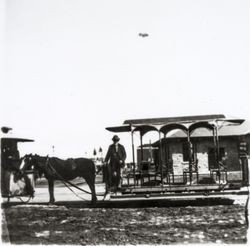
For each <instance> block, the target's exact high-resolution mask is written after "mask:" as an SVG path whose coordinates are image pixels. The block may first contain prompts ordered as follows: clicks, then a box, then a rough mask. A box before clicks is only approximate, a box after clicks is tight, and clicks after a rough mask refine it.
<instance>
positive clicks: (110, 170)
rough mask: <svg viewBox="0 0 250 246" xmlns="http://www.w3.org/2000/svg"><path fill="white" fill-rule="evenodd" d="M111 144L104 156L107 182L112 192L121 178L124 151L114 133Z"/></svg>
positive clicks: (116, 188) (124, 156)
mask: <svg viewBox="0 0 250 246" xmlns="http://www.w3.org/2000/svg"><path fill="white" fill-rule="evenodd" d="M112 140H113V144H111V145H110V146H109V149H108V152H107V154H106V157H105V160H104V161H105V163H106V165H107V184H108V188H111V190H113V191H114V192H116V191H117V190H118V187H119V185H120V180H121V167H124V165H125V159H126V151H125V148H124V147H123V145H121V144H119V140H120V138H119V137H118V136H117V135H114V137H113V138H112Z"/></svg>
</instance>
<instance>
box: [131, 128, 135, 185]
mask: <svg viewBox="0 0 250 246" xmlns="http://www.w3.org/2000/svg"><path fill="white" fill-rule="evenodd" d="M131 141H132V157H133V174H134V187H135V183H136V177H135V145H134V134H133V130H132V128H131Z"/></svg>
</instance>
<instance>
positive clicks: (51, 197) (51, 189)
mask: <svg viewBox="0 0 250 246" xmlns="http://www.w3.org/2000/svg"><path fill="white" fill-rule="evenodd" d="M48 183H49V203H54V202H55V197H54V180H53V179H48Z"/></svg>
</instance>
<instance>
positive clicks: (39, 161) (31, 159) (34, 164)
mask: <svg viewBox="0 0 250 246" xmlns="http://www.w3.org/2000/svg"><path fill="white" fill-rule="evenodd" d="M47 159H48V157H42V156H39V155H32V154H29V155H25V156H24V157H23V160H24V166H23V168H22V170H23V171H25V170H30V169H32V168H33V169H34V171H36V172H37V173H38V176H39V177H40V178H41V177H42V175H43V174H44V173H45V171H46V162H47Z"/></svg>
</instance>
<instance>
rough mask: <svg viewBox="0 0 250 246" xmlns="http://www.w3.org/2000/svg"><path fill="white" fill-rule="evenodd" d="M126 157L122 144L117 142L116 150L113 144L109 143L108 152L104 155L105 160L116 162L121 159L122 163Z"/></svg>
mask: <svg viewBox="0 0 250 246" xmlns="http://www.w3.org/2000/svg"><path fill="white" fill-rule="evenodd" d="M125 159H126V151H125V148H124V147H123V145H121V144H118V150H117V151H116V148H115V144H111V145H110V146H109V149H108V152H107V154H106V157H105V162H108V161H109V162H110V163H112V162H117V161H122V163H124V162H125Z"/></svg>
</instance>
